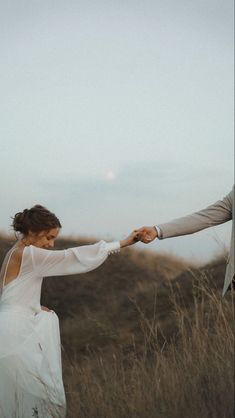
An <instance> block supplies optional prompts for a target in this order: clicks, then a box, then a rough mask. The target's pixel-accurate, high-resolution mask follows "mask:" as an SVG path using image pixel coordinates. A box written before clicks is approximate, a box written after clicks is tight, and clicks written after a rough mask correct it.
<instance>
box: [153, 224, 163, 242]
mask: <svg viewBox="0 0 235 418" xmlns="http://www.w3.org/2000/svg"><path fill="white" fill-rule="evenodd" d="M154 228H155V229H156V231H157V238H158V239H163V236H162V230H161V228H160V227H159V226H158V225H154Z"/></svg>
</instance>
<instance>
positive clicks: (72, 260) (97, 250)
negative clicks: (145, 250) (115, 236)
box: [30, 241, 120, 277]
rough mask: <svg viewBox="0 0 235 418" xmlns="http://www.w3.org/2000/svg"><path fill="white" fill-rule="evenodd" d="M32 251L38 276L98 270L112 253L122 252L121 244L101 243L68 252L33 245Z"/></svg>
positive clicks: (117, 242)
mask: <svg viewBox="0 0 235 418" xmlns="http://www.w3.org/2000/svg"><path fill="white" fill-rule="evenodd" d="M30 250H31V255H32V261H33V268H34V270H35V272H36V274H37V275H38V276H42V277H46V276H64V275H69V274H77V273H86V272H88V271H91V270H94V269H96V268H97V267H99V266H100V265H101V264H102V263H103V262H104V261H105V260H106V259H107V257H108V255H109V254H110V253H114V252H118V251H120V242H119V241H115V242H105V241H99V242H97V243H96V244H93V245H84V246H80V247H73V248H68V249H67V250H45V249H42V248H38V247H34V246H32V245H31V246H30Z"/></svg>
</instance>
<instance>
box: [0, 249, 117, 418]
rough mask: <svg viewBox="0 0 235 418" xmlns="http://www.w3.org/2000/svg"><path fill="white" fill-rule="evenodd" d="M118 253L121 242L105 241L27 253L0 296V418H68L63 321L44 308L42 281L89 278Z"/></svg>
mask: <svg viewBox="0 0 235 418" xmlns="http://www.w3.org/2000/svg"><path fill="white" fill-rule="evenodd" d="M119 249H120V243H119V242H111V243H106V242H105V241H100V242H98V243H96V244H94V245H86V246H81V247H75V248H69V249H67V250H58V251H53V250H52V251H51V250H45V249H41V248H37V247H34V246H32V245H30V246H28V247H25V248H24V250H23V254H22V260H21V267H20V271H19V274H18V275H17V277H16V278H15V279H13V280H12V281H11V282H10V283H8V284H6V285H4V281H3V290H2V294H1V296H0V418H32V417H36V418H64V417H65V415H66V399H65V392H64V386H63V379H62V368H61V346H60V330H59V320H58V317H57V315H56V313H55V312H53V311H50V312H47V311H44V310H42V309H41V305H40V296H41V286H42V280H43V277H46V276H59V275H70V274H76V273H86V272H88V271H90V270H93V269H95V268H96V267H98V266H100V265H101V264H102V263H103V262H104V261H105V260H106V258H107V257H108V255H109V254H110V253H112V252H117V251H119ZM10 256H11V254H10ZM10 256H9V259H8V263H9V260H10ZM8 263H7V266H8ZM7 266H6V267H5V270H7ZM5 275H6V271H5ZM68 286H69V280H68Z"/></svg>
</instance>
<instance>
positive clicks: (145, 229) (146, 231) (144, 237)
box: [134, 226, 158, 244]
mask: <svg viewBox="0 0 235 418" xmlns="http://www.w3.org/2000/svg"><path fill="white" fill-rule="evenodd" d="M134 232H136V233H137V237H138V241H141V242H144V244H149V243H150V242H152V241H153V240H154V239H155V238H157V236H158V233H157V230H156V228H155V227H154V226H142V228H139V229H135V231H134Z"/></svg>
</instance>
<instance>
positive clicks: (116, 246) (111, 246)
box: [106, 241, 120, 254]
mask: <svg viewBox="0 0 235 418" xmlns="http://www.w3.org/2000/svg"><path fill="white" fill-rule="evenodd" d="M106 250H107V252H108V254H114V253H118V252H119V251H120V241H114V242H106Z"/></svg>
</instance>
